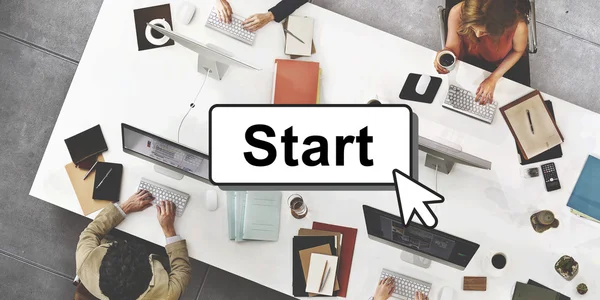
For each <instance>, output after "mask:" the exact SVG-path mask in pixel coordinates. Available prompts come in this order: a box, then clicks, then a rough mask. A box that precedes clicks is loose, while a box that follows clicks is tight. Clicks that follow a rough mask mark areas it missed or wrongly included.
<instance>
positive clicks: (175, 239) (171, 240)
mask: <svg viewBox="0 0 600 300" xmlns="http://www.w3.org/2000/svg"><path fill="white" fill-rule="evenodd" d="M181 240H183V239H182V238H181V237H180V236H178V235H176V236H172V237H168V238H167V243H166V245H168V244H173V243H175V242H179V241H181Z"/></svg>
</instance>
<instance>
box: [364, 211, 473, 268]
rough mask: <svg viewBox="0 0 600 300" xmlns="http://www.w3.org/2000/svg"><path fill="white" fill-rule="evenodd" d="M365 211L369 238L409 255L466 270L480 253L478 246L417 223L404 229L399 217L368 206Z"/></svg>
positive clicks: (412, 223)
mask: <svg viewBox="0 0 600 300" xmlns="http://www.w3.org/2000/svg"><path fill="white" fill-rule="evenodd" d="M363 210H364V214H365V220H366V222H367V231H368V233H369V236H372V237H374V238H376V239H379V240H383V241H385V242H387V243H386V244H390V245H392V246H395V247H397V248H400V249H402V250H405V251H408V252H410V253H413V254H416V255H419V256H422V257H425V258H428V259H431V260H435V261H437V262H441V263H443V264H446V265H450V266H453V267H457V268H459V269H464V268H466V266H467V265H468V264H469V262H470V261H471V259H472V258H473V256H474V255H475V252H477V249H479V245H477V244H475V243H472V242H469V241H467V240H464V239H461V238H458V237H455V236H452V235H450V234H447V233H444V232H441V231H438V230H435V229H427V228H425V227H424V226H422V225H421V224H418V223H415V222H411V223H410V226H408V227H405V226H404V224H403V223H402V219H401V218H400V217H399V216H394V215H391V214H388V213H386V212H383V211H380V210H377V209H375V208H372V207H369V206H366V205H363Z"/></svg>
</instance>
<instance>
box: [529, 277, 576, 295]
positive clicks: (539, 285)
mask: <svg viewBox="0 0 600 300" xmlns="http://www.w3.org/2000/svg"><path fill="white" fill-rule="evenodd" d="M527 284H528V285H533V286H537V287H541V288H544V289H547V290H551V289H549V288H547V287H545V286H543V285H541V284H539V283H537V282H535V281H533V280H531V279H529V281H527ZM551 291H552V290H551ZM558 300H571V298H569V297H567V296H565V295H563V294H560V293H559V294H558Z"/></svg>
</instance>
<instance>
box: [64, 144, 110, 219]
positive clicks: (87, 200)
mask: <svg viewBox="0 0 600 300" xmlns="http://www.w3.org/2000/svg"><path fill="white" fill-rule="evenodd" d="M98 161H101V162H103V161H104V157H103V156H102V154H100V155H99V156H98ZM65 170H66V171H67V174H68V175H69V179H70V180H71V185H73V190H75V195H77V200H79V205H80V206H81V210H82V211H83V215H84V216H87V215H89V214H91V213H93V212H95V211H98V210H100V209H103V208H105V207H106V206H107V205H110V204H112V201H105V200H94V199H92V194H93V193H94V180H95V179H96V170H94V171H92V172H91V173H90V175H89V176H88V177H87V178H86V179H85V180H83V177H84V176H85V173H87V170H83V169H80V168H77V167H76V166H75V164H74V163H72V162H71V163H69V164H67V165H66V166H65Z"/></svg>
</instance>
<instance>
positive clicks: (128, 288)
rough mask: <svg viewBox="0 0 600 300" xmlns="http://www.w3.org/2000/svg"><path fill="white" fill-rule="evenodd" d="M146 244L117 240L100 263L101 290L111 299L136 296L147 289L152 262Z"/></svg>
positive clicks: (132, 298)
mask: <svg viewBox="0 0 600 300" xmlns="http://www.w3.org/2000/svg"><path fill="white" fill-rule="evenodd" d="M148 257H149V255H148V252H147V250H146V248H145V247H144V246H143V245H141V244H139V243H135V242H128V241H125V240H120V241H115V242H113V243H112V245H111V246H110V247H109V248H108V250H107V251H106V255H105V256H104V258H103V259H102V263H101V264H100V290H101V291H102V294H104V295H105V296H106V297H108V298H109V299H119V300H135V299H137V298H138V297H139V296H140V295H141V294H142V293H144V292H145V291H146V289H148V284H149V283H150V279H152V266H151V265H150V261H149V258H148Z"/></svg>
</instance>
